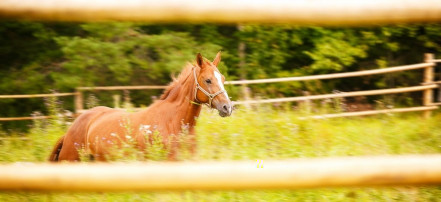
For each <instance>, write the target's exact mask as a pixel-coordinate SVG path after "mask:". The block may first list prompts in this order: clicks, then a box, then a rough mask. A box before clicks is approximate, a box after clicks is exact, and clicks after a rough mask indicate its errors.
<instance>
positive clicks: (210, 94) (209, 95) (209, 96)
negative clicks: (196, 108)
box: [193, 67, 225, 108]
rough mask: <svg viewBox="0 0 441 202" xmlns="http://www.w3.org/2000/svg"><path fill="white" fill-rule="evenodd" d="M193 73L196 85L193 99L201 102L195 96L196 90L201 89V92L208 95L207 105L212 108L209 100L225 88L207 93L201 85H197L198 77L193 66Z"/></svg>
mask: <svg viewBox="0 0 441 202" xmlns="http://www.w3.org/2000/svg"><path fill="white" fill-rule="evenodd" d="M193 75H194V81H195V83H196V87H195V91H194V99H195V101H196V102H199V104H200V103H201V102H200V101H199V100H198V98H197V93H198V90H200V91H202V92H203V93H204V94H205V95H206V96H207V97H208V99H209V103H208V107H210V108H212V106H211V101H213V99H214V97H216V96H217V95H219V94H221V93H223V92H225V90H220V91H217V92H216V93H209V92H208V91H206V90H205V89H203V88H202V87H201V85H199V82H198V78H197V77H196V68H195V67H193ZM206 104H207V103H206Z"/></svg>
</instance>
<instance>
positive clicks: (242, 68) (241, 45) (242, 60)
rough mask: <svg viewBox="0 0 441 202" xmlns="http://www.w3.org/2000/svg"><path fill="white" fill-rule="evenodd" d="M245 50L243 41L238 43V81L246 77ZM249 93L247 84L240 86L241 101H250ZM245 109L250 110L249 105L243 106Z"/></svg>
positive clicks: (238, 27) (239, 27)
mask: <svg viewBox="0 0 441 202" xmlns="http://www.w3.org/2000/svg"><path fill="white" fill-rule="evenodd" d="M237 29H238V30H239V31H242V30H243V26H242V25H237ZM245 49H246V45H245V43H244V42H243V41H242V42H240V43H239V46H238V47H237V52H238V56H239V71H240V79H241V80H245V79H246V76H247V69H246V61H245ZM250 91H251V89H250V88H249V87H248V86H247V84H242V85H241V92H242V99H243V100H245V101H247V100H250V94H251V92H250ZM245 108H247V109H250V105H249V104H245Z"/></svg>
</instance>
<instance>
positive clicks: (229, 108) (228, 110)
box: [216, 102, 233, 117]
mask: <svg viewBox="0 0 441 202" xmlns="http://www.w3.org/2000/svg"><path fill="white" fill-rule="evenodd" d="M216 108H217V110H218V111H219V116H221V117H226V116H230V115H231V114H232V113H233V104H232V103H231V102H228V103H223V104H219V105H218V106H217V107H216Z"/></svg>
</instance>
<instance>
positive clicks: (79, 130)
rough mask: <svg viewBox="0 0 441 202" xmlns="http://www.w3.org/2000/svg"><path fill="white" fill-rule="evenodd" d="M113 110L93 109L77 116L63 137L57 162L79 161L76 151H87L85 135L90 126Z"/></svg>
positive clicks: (106, 108)
mask: <svg viewBox="0 0 441 202" xmlns="http://www.w3.org/2000/svg"><path fill="white" fill-rule="evenodd" d="M113 110H114V109H112V108H108V107H95V108H92V109H90V110H87V111H86V112H84V113H82V114H81V115H80V116H78V117H77V118H76V119H75V121H74V122H73V124H72V126H70V128H69V129H68V131H67V133H66V135H65V137H64V141H63V146H62V148H61V150H60V153H59V155H58V160H59V161H62V160H67V161H78V160H80V156H79V153H78V150H81V149H87V148H86V147H87V146H88V145H87V133H88V130H89V127H90V124H91V123H92V122H93V121H94V120H95V119H97V118H99V117H100V116H101V115H102V114H105V113H106V112H110V111H113Z"/></svg>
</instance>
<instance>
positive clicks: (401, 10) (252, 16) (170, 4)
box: [0, 0, 441, 26]
mask: <svg viewBox="0 0 441 202" xmlns="http://www.w3.org/2000/svg"><path fill="white" fill-rule="evenodd" d="M0 17H3V18H18V19H31V20H50V21H82V22H84V21H115V20H119V21H143V22H154V23H164V22H167V23H168V22H183V23H200V22H204V23H205V22H211V23H271V24H274V23H291V24H296V25H339V26H342V25H355V26H361V25H372V24H392V23H404V22H407V23H412V22H439V21H441V4H440V3H439V0H406V1H402V0H387V1H384V0H357V1H354V0H332V1H328V0H314V1H308V0H300V1H291V0H273V1H268V0H241V1H236V0H222V1H218V0H204V1H192V0H180V1H176V0H161V1H159V2H158V1H156V0H142V1H141V0H124V1H120V0H94V1H90V0H63V1H59V0H20V1H17V0H2V1H0Z"/></svg>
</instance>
